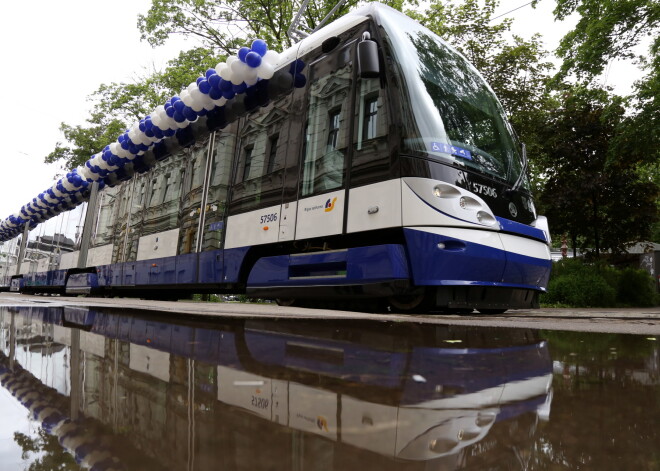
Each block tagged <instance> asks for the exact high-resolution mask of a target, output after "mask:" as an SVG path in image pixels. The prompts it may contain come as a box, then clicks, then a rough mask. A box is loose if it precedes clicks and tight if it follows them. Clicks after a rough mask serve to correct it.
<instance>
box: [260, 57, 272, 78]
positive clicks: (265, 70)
mask: <svg viewBox="0 0 660 471" xmlns="http://www.w3.org/2000/svg"><path fill="white" fill-rule="evenodd" d="M273 74H275V67H273V65H272V64H269V63H268V62H266V61H262V62H261V65H260V66H259V67H257V76H259V78H262V79H264V80H270V79H272V78H273Z"/></svg>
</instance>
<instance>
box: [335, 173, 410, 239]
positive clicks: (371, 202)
mask: <svg viewBox="0 0 660 471" xmlns="http://www.w3.org/2000/svg"><path fill="white" fill-rule="evenodd" d="M398 226H401V180H400V179H396V180H389V181H386V182H380V183H374V184H373V185H367V186H361V187H359V188H354V189H352V190H350V194H349V199H348V223H347V231H348V232H360V231H369V230H373V229H383V228H385V227H398Z"/></svg>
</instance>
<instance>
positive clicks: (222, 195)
mask: <svg viewBox="0 0 660 471" xmlns="http://www.w3.org/2000/svg"><path fill="white" fill-rule="evenodd" d="M235 147H236V125H235V124H233V125H231V126H228V127H226V128H224V129H223V130H222V131H219V132H217V133H216V136H215V145H214V152H213V154H214V155H213V163H212V166H211V178H210V181H209V193H208V199H207V203H206V218H205V224H204V237H203V240H202V250H215V249H221V248H222V241H223V237H222V235H223V233H224V230H225V217H226V207H227V197H228V194H229V181H230V176H231V168H232V161H233V159H234V151H235Z"/></svg>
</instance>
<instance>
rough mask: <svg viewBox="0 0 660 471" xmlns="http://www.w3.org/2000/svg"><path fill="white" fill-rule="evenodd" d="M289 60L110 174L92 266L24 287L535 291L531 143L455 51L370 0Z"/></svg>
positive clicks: (432, 298) (405, 302) (538, 240)
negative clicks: (518, 135) (524, 143)
mask: <svg viewBox="0 0 660 471" xmlns="http://www.w3.org/2000/svg"><path fill="white" fill-rule="evenodd" d="M281 58H282V59H281V61H280V64H281V65H280V66H278V67H279V69H278V70H277V71H276V72H275V75H274V76H273V77H272V78H271V79H270V80H262V81H260V82H259V83H258V84H257V86H255V87H253V88H252V89H251V92H250V93H248V94H245V95H242V96H239V95H236V97H235V98H233V99H231V100H228V101H227V103H226V105H225V106H224V107H223V108H222V109H217V110H212V111H210V112H209V113H208V114H207V115H206V116H203V117H201V118H199V119H198V120H197V121H196V122H195V123H194V124H193V125H191V126H189V127H188V128H186V129H180V130H179V131H177V133H176V135H175V136H173V137H170V138H168V139H166V140H164V141H162V142H160V143H159V144H158V145H156V146H155V147H154V148H153V149H152V150H150V151H148V152H146V153H145V154H144V155H141V156H139V158H137V159H135V160H134V161H133V162H132V165H129V166H127V167H126V168H125V169H124V170H123V171H122V172H120V174H119V175H110V176H108V177H107V178H105V180H103V183H104V184H105V185H106V188H105V189H104V190H103V191H102V192H101V196H100V201H99V203H98V205H97V208H95V210H94V211H90V213H93V214H94V217H95V218H96V219H95V224H94V227H95V228H96V233H95V235H94V237H93V238H92V245H91V248H90V249H89V255H88V260H87V267H86V268H83V269H80V268H76V263H75V257H76V254H77V252H72V253H70V254H63V255H62V256H61V257H60V260H59V266H58V268H57V269H56V270H52V269H50V270H48V271H35V270H32V271H31V272H29V273H24V274H23V275H22V278H23V282H22V283H23V286H22V288H21V289H22V290H23V291H28V292H47V291H49V290H50V291H53V290H66V292H68V293H82V292H86V293H93V292H104V293H105V294H110V295H112V294H126V293H129V294H130V293H133V294H137V295H141V296H145V295H148V296H166V297H174V296H183V295H186V294H188V293H200V292H214V293H222V292H225V293H239V292H243V293H248V294H249V295H251V296H254V297H261V298H277V299H279V300H281V301H282V302H293V301H300V300H302V301H305V300H308V301H313V300H328V299H338V298H346V299H360V298H361V299H381V300H387V301H388V302H389V304H390V306H392V307H393V308H394V309H398V310H403V311H406V310H463V309H466V310H472V309H478V310H479V311H482V312H498V311H504V310H506V309H510V308H533V307H537V306H538V296H539V294H540V293H543V292H544V290H545V288H546V286H547V282H548V277H549V273H550V265H551V261H550V251H549V243H550V238H549V230H548V226H547V221H546V219H545V218H544V217H543V216H537V214H536V211H535V208H534V204H533V201H532V197H531V195H530V191H529V186H528V181H527V178H526V175H525V172H526V167H527V165H526V156H525V155H524V148H520V145H519V144H518V143H517V142H516V139H515V137H514V134H513V131H512V129H511V127H510V125H509V124H508V122H507V120H506V118H505V115H504V111H503V109H502V107H501V105H500V104H499V102H498V101H497V98H496V97H495V95H494V93H493V92H492V90H491V89H490V88H489V86H488V85H487V84H486V83H485V81H484V80H483V78H482V77H481V76H480V74H479V73H478V72H477V71H476V70H475V69H474V67H472V66H471V65H470V64H469V63H468V62H467V61H466V59H465V58H464V57H463V56H462V55H460V54H459V53H457V52H456V51H455V50H454V49H452V48H451V47H450V46H448V45H447V44H446V43H445V42H444V41H442V40H441V39H440V38H439V37H437V36H436V35H435V34H433V33H432V32H430V31H429V30H427V29H426V28H424V27H422V26H421V25H419V24H418V23H416V22H414V21H413V20H411V19H410V18H408V17H406V16H405V15H403V14H401V13H399V12H397V11H395V10H392V9H390V8H388V7H386V6H383V5H380V4H376V3H373V4H369V5H368V6H366V7H363V8H360V9H358V10H355V11H354V12H352V13H350V14H348V15H346V16H344V17H342V18H341V19H339V20H337V21H335V22H333V23H331V24H329V25H328V26H326V27H324V28H322V29H320V30H319V31H317V32H315V33H313V34H312V35H310V36H309V37H307V38H305V39H304V40H302V41H301V42H300V43H298V44H296V45H295V46H293V47H292V48H291V49H289V50H287V51H285V52H284V53H283V54H282V55H281ZM6 282H7V284H8V282H9V280H6ZM15 284H16V283H15Z"/></svg>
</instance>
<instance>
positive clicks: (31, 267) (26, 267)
mask: <svg viewBox="0 0 660 471" xmlns="http://www.w3.org/2000/svg"><path fill="white" fill-rule="evenodd" d="M36 268H37V262H33V261H31V260H28V261H27V262H23V263H21V271H20V272H19V274H20V275H27V274H28V273H32V272H33V271H35V269H36Z"/></svg>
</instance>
